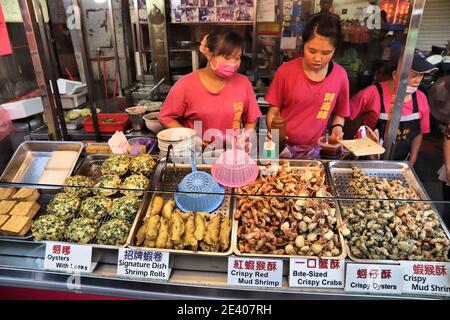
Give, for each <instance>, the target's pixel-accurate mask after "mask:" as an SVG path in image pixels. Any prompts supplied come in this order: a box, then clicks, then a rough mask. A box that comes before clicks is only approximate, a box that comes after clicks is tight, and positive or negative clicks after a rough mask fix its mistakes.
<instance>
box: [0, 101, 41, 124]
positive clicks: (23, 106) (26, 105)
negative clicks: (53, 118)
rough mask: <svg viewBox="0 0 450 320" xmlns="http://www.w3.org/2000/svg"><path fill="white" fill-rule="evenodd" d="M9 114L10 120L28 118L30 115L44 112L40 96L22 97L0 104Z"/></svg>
mask: <svg viewBox="0 0 450 320" xmlns="http://www.w3.org/2000/svg"><path fill="white" fill-rule="evenodd" d="M0 106H1V107H3V108H4V109H5V110H6V111H7V112H8V114H9V117H10V119H11V120H16V119H23V118H28V117H30V116H32V115H35V114H38V113H42V112H44V105H43V104H42V99H41V97H36V98H30V99H23V100H19V101H14V102H10V103H4V104H2V105H0Z"/></svg>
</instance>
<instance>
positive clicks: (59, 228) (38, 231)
mask: <svg viewBox="0 0 450 320" xmlns="http://www.w3.org/2000/svg"><path fill="white" fill-rule="evenodd" d="M31 231H32V232H33V236H34V238H35V239H36V240H38V241H40V240H51V241H59V240H62V238H63V237H64V232H65V231H66V225H65V223H64V220H62V219H60V218H58V217H57V216H55V215H51V214H47V215H44V216H41V217H40V218H39V219H37V220H35V221H33V225H32V226H31Z"/></svg>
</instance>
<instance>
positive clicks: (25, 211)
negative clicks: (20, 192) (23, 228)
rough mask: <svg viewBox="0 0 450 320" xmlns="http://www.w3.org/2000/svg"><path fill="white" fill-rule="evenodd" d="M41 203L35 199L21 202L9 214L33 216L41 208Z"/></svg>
mask: <svg viewBox="0 0 450 320" xmlns="http://www.w3.org/2000/svg"><path fill="white" fill-rule="evenodd" d="M40 207H41V206H40V205H39V204H37V203H36V202H34V201H25V202H19V203H18V204H16V205H15V207H14V208H13V209H12V210H11V212H10V213H9V215H11V216H22V217H29V218H33V217H34V216H35V215H36V213H37V212H38V211H39V209H40Z"/></svg>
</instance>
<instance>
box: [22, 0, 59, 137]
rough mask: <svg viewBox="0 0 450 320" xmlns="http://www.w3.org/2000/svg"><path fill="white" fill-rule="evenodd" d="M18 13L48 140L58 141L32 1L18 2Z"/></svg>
mask: <svg viewBox="0 0 450 320" xmlns="http://www.w3.org/2000/svg"><path fill="white" fill-rule="evenodd" d="M19 6H20V13H21V15H22V20H23V25H24V28H25V34H26V37H27V41H28V47H29V48H30V53H31V60H32V62H33V67H34V72H35V74H36V81H37V83H38V86H39V89H40V94H41V98H42V103H43V104H44V114H45V119H46V122H47V127H48V135H49V139H50V140H60V131H59V125H58V119H57V114H56V106H55V101H54V100H53V98H52V89H51V88H50V77H49V74H48V70H49V66H47V64H46V61H45V55H44V52H43V48H42V43H40V42H39V41H37V39H38V37H39V28H38V25H37V22H36V15H35V11H34V7H33V1H32V0H19Z"/></svg>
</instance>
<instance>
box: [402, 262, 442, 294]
mask: <svg viewBox="0 0 450 320" xmlns="http://www.w3.org/2000/svg"><path fill="white" fill-rule="evenodd" d="M401 266H402V270H403V288H402V292H403V293H409V294H431V295H441V296H450V275H449V274H448V271H449V270H450V263H448V262H423V261H402V262H401Z"/></svg>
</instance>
